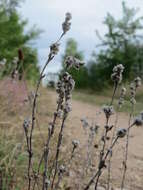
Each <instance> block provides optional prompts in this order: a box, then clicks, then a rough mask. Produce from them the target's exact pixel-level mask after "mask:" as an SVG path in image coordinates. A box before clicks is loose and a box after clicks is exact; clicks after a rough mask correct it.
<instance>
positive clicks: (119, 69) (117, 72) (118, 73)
mask: <svg viewBox="0 0 143 190" xmlns="http://www.w3.org/2000/svg"><path fill="white" fill-rule="evenodd" d="M123 71H124V66H123V65H122V64H119V65H116V66H115V67H114V68H113V74H112V75H111V79H112V80H113V81H114V82H115V83H120V82H121V81H122V74H123Z"/></svg>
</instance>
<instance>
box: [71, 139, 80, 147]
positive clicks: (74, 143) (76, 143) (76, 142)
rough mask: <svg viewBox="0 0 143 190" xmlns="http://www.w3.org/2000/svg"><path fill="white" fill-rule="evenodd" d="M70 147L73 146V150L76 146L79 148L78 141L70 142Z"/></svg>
mask: <svg viewBox="0 0 143 190" xmlns="http://www.w3.org/2000/svg"><path fill="white" fill-rule="evenodd" d="M72 145H73V148H74V149H76V148H78V146H79V141H78V140H73V141H72Z"/></svg>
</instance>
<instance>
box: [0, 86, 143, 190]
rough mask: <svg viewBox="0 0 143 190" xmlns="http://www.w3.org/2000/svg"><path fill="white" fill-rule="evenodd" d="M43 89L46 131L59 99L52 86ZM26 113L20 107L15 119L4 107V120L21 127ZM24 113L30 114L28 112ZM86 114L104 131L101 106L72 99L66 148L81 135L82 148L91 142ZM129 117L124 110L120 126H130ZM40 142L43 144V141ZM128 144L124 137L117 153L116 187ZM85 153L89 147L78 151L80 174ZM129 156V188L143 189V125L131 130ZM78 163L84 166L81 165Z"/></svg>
mask: <svg viewBox="0 0 143 190" xmlns="http://www.w3.org/2000/svg"><path fill="white" fill-rule="evenodd" d="M40 93H41V96H40V98H39V105H40V106H39V110H38V114H39V121H42V124H41V125H42V129H41V133H42V132H43V133H45V130H43V129H44V127H47V124H48V122H49V121H51V117H52V113H53V111H54V110H55V108H56V103H55V102H56V101H55V100H56V93H55V92H53V91H51V90H43V91H41V92H40ZM7 103H8V102H7ZM3 109H4V108H3ZM49 110H50V111H49ZM29 113H30V110H29ZM22 114H23V112H22V109H21V110H19V115H20V117H19V116H18V118H15V119H14V116H13V114H12V113H11V114H10V115H9V116H7V111H6V110H4V111H3V112H2V114H1V117H0V119H1V121H8V120H9V118H11V120H10V123H11V125H12V123H14V125H15V126H16V125H18V126H16V127H19V125H20V126H21V122H23V119H24V117H23V116H22ZM24 114H25V115H28V112H27V113H24ZM4 118H5V119H4ZM82 118H86V119H87V120H88V121H89V122H90V123H92V122H94V123H96V124H97V125H99V126H100V131H103V127H104V125H105V117H104V115H103V113H102V111H101V108H100V107H98V106H95V105H92V104H88V103H85V102H82V101H76V100H72V112H71V113H70V115H69V117H68V120H67V122H66V127H65V135H64V136H65V139H64V142H66V143H65V144H64V145H63V150H64V148H65V151H66V150H67V148H68V145H70V143H71V141H72V140H73V139H78V140H79V141H80V150H83V149H86V148H85V146H86V144H87V135H85V131H84V130H83V128H82V123H81V119H82ZM17 120H19V122H17ZM128 120H129V114H126V113H120V114H119V120H118V126H117V127H118V128H124V127H128ZM15 121H16V122H15ZM114 123H115V115H114V116H113V117H112V119H111V121H110V124H114ZM21 130H22V129H21ZM42 130H43V131H42ZM46 130H47V128H46ZM38 134H39V133H37V135H38ZM98 138H99V137H98ZM98 138H97V139H98ZM97 139H96V138H95V139H94V143H96V142H97ZM42 140H43V139H42ZM37 143H38V144H39V142H37ZM124 146H125V139H120V142H119V143H118V144H117V145H116V147H115V150H114V153H113V159H112V160H113V161H112V178H111V180H112V184H113V187H120V184H121V177H122V167H123V164H122V162H123V155H124V149H123V147H124ZM92 151H93V152H92V153H93V155H96V154H98V152H99V151H98V150H97V149H93V150H92ZM85 156H86V155H85V151H83V152H82V153H78V156H77V159H76V168H75V170H76V169H77V171H78V172H79V174H80V172H81V171H80V170H81V164H80V162H81V160H82V159H84V157H85ZM128 158H129V159H128V171H127V178H126V187H127V190H143V127H134V128H132V130H131V133H130V141H129V157H128ZM93 161H94V159H93ZM94 165H97V163H96V162H95V163H94ZM78 166H79V168H80V169H78ZM94 172H95V171H94V170H93V173H94ZM76 177H77V176H76ZM85 177H86V176H85ZM106 181H107V170H106V169H105V172H104V173H103V176H102V177H101V179H100V184H102V185H103V184H105V183H106ZM74 182H76V183H78V180H77V181H76V180H75V181H74ZM72 189H73V188H72ZM74 190H79V188H74Z"/></svg>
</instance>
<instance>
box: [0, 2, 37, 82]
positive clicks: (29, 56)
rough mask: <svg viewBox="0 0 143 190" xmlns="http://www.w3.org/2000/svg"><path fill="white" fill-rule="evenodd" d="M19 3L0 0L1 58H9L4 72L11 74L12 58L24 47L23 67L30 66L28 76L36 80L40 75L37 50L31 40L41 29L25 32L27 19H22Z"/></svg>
mask: <svg viewBox="0 0 143 190" xmlns="http://www.w3.org/2000/svg"><path fill="white" fill-rule="evenodd" d="M19 5H20V1H19V0H1V1H0V28H1V31H0V60H2V59H3V58H6V59H7V63H6V65H5V69H4V72H3V74H4V75H6V74H9V73H10V72H11V71H12V68H13V65H12V60H13V59H14V57H16V56H17V52H18V49H22V51H23V54H24V62H23V68H24V69H26V68H27V67H29V68H30V69H29V70H27V73H26V77H27V78H28V79H29V80H34V81H35V80H36V78H37V76H38V75H39V67H38V64H37V63H38V61H37V52H36V50H35V49H33V48H32V47H31V46H30V45H29V42H30V41H31V40H34V39H35V38H37V37H38V35H39V33H40V31H39V30H37V29H31V30H29V31H28V32H25V26H26V25H27V21H26V20H21V18H20V15H19V14H18V12H17V9H16V8H17V6H19Z"/></svg>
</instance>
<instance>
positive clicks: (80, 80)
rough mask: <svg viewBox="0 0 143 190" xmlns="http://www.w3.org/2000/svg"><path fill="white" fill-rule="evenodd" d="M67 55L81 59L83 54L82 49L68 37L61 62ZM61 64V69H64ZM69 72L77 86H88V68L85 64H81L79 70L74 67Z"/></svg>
mask: <svg viewBox="0 0 143 190" xmlns="http://www.w3.org/2000/svg"><path fill="white" fill-rule="evenodd" d="M67 56H74V57H75V58H77V59H79V60H81V61H82V60H83V59H84V56H83V53H82V51H79V50H78V44H77V42H76V41H75V40H74V39H72V38H71V39H68V41H67V43H66V48H65V53H64V55H63V56H62V62H63V63H64V60H65V58H66V57H67ZM64 69H65V68H64V64H63V70H64ZM69 73H70V74H71V75H72V76H73V79H74V80H75V81H76V87H77V88H86V87H87V86H88V70H87V68H86V66H83V67H82V68H81V69H80V70H76V69H75V68H72V69H70V71H69Z"/></svg>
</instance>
